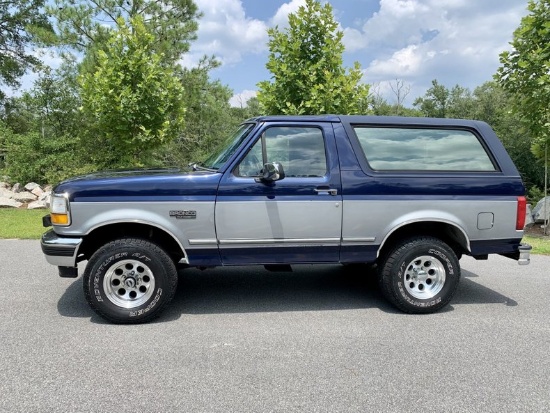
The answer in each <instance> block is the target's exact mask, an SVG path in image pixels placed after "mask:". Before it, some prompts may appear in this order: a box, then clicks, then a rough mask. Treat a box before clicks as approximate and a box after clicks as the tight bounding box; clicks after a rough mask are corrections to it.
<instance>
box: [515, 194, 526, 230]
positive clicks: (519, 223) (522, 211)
mask: <svg viewBox="0 0 550 413" xmlns="http://www.w3.org/2000/svg"><path fill="white" fill-rule="evenodd" d="M526 214H527V198H525V197H524V196H518V215H517V217H516V229H517V230H522V229H523V227H525V215H526Z"/></svg>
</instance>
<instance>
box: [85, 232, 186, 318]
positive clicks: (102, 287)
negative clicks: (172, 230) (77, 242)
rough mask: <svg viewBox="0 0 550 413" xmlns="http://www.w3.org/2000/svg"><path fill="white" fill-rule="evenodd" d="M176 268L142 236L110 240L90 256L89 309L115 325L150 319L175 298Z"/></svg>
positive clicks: (86, 272)
mask: <svg viewBox="0 0 550 413" xmlns="http://www.w3.org/2000/svg"><path fill="white" fill-rule="evenodd" d="M177 277H178V275H177V270H176V267H175V265H174V262H173V261H172V260H171V259H170V257H169V256H168V254H167V253H166V252H165V251H164V250H163V249H161V248H160V247H158V246H157V245H155V244H153V243H151V242H149V241H145V240H142V239H134V238H124V239H119V240H116V241H112V242H109V243H108V244H105V245H104V246H103V247H101V248H100V249H99V250H97V251H96V252H95V253H94V254H93V255H92V257H91V258H90V260H89V262H88V264H87V266H86V269H85V271H84V275H83V280H84V294H85V296H86V300H87V301H88V303H89V304H90V306H91V307H92V309H93V310H94V311H95V312H96V313H97V314H99V315H100V316H101V317H103V318H104V319H106V320H108V321H110V322H113V323H118V324H135V323H144V322H147V321H150V320H152V319H154V318H156V317H158V316H159V315H160V313H161V312H162V311H163V310H164V309H165V307H166V306H167V305H168V304H169V303H170V301H171V300H172V298H173V297H174V294H175V291H176V287H177V280H178V278H177Z"/></svg>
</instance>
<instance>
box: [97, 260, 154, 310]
mask: <svg viewBox="0 0 550 413" xmlns="http://www.w3.org/2000/svg"><path fill="white" fill-rule="evenodd" d="M103 288H104V289H105V293H106V295H107V298H108V299H109V301H111V302H112V303H113V304H115V305H117V306H119V307H123V308H135V307H138V306H140V305H142V304H143V303H145V302H146V301H147V300H148V299H149V298H150V297H151V295H152V294H153V290H154V288H155V277H154V275H153V272H152V271H151V269H150V268H149V267H148V266H146V265H145V264H143V263H142V262H140V261H136V260H123V261H119V262H117V263H115V264H113V265H112V266H111V267H110V268H109V269H108V270H107V272H106V273H105V277H104V279H103Z"/></svg>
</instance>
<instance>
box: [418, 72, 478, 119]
mask: <svg viewBox="0 0 550 413" xmlns="http://www.w3.org/2000/svg"><path fill="white" fill-rule="evenodd" d="M413 106H416V107H418V108H419V109H420V111H421V112H422V114H423V115H424V116H427V117H432V118H463V119H469V118H472V117H473V111H474V105H473V100H472V97H471V93H470V91H469V90H468V89H466V88H463V87H461V86H459V85H455V86H454V87H453V88H452V89H450V90H449V89H448V88H447V87H445V86H444V85H442V84H440V83H439V82H438V81H437V79H434V80H432V87H431V88H429V89H428V90H427V91H426V94H425V95H424V97H418V98H416V99H415V101H414V102H413Z"/></svg>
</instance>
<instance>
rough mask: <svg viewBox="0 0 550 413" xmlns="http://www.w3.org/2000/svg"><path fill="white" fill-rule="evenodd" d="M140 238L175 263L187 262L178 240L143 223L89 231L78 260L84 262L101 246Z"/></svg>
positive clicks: (103, 226)
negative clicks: (154, 245)
mask: <svg viewBox="0 0 550 413" xmlns="http://www.w3.org/2000/svg"><path fill="white" fill-rule="evenodd" d="M130 237H132V238H141V239H145V240H148V241H150V242H153V243H155V244H156V245H158V246H159V247H161V248H162V249H163V250H165V251H166V253H167V254H168V255H169V256H170V257H171V258H172V260H174V262H175V263H177V262H179V261H181V260H182V259H183V260H184V261H187V254H186V252H185V249H184V248H183V246H182V245H181V243H180V242H179V241H178V239H177V238H176V237H175V236H174V235H173V234H172V233H170V232H169V231H167V230H166V229H165V228H162V227H159V226H156V225H152V224H150V223H144V222H135V221H132V222H116V223H107V224H105V225H101V226H99V227H96V228H94V229H93V230H92V231H90V232H89V233H88V234H87V235H86V236H85V237H84V240H83V241H82V244H81V246H80V248H79V251H78V260H79V261H82V260H86V259H89V258H90V257H91V255H92V254H93V253H94V252H95V251H97V250H98V249H99V248H100V247H101V246H102V245H105V244H107V243H108V242H111V241H114V240H116V239H119V238H130Z"/></svg>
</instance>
